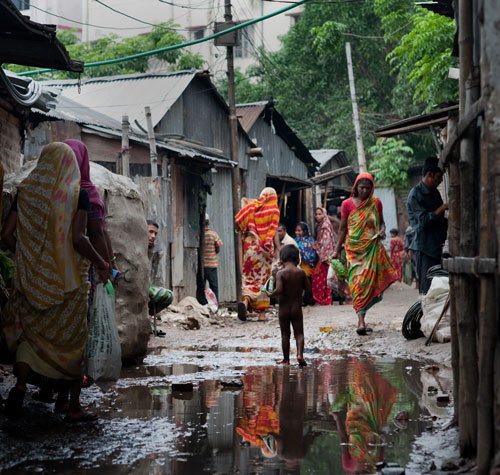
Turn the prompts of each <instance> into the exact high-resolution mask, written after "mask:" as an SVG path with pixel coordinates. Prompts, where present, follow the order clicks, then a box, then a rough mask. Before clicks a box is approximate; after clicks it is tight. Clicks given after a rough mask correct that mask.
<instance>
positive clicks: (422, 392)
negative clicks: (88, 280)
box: [0, 350, 450, 474]
mask: <svg viewBox="0 0 500 475" xmlns="http://www.w3.org/2000/svg"><path fill="white" fill-rule="evenodd" d="M274 356H276V357H278V356H279V355H278V353H276V355H270V354H269V353H266V352H260V351H258V350H255V351H250V352H249V351H243V352H231V351H222V352H211V351H208V352H203V353H200V352H199V351H197V352H194V351H192V352H189V351H187V352H178V353H174V354H167V355H156V356H150V357H148V359H147V360H146V364H145V365H144V366H140V367H137V368H127V369H124V370H123V371H122V379H120V380H119V381H118V382H117V383H116V384H114V385H113V386H111V387H107V388H106V387H105V388H101V389H100V388H98V387H96V386H93V387H92V388H90V389H88V390H84V393H83V401H84V403H87V404H90V406H91V409H95V410H96V411H97V412H98V413H99V415H100V420H99V422H97V423H94V424H80V425H71V424H66V423H64V422H63V421H62V420H61V418H60V417H59V416H55V415H53V413H52V412H50V411H51V407H50V406H48V405H44V404H42V403H37V402H35V401H31V400H30V397H29V396H27V397H26V403H25V406H26V413H27V415H26V416H25V418H24V419H23V421H21V422H19V423H15V424H13V423H11V422H8V421H6V422H4V423H3V427H2V431H1V432H0V470H1V469H3V470H2V473H37V472H40V473H63V474H64V473H67V474H70V473H71V474H84V473H85V474H87V473H103V474H104V473H106V474H113V473H124V472H125V471H126V472H127V473H137V474H144V473H148V474H170V473H175V474H195V473H240V474H251V473H262V474H272V473H278V472H280V473H287V474H288V473H297V474H298V473H302V474H323V473H324V474H327V473H339V474H340V473H353V472H354V473H375V472H376V465H377V464H379V463H380V462H383V461H385V462H395V463H398V464H399V465H400V466H402V467H404V466H405V465H406V463H407V462H408V461H409V454H410V451H411V444H412V441H413V440H414V438H415V436H417V435H418V434H420V433H421V432H422V431H423V430H426V429H429V428H430V426H431V425H432V422H433V419H436V417H438V418H440V417H448V416H449V412H450V409H449V408H447V407H438V405H437V404H436V402H435V396H434V395H432V394H431V393H432V391H431V392H430V393H429V392H428V391H427V386H432V385H433V386H435V387H437V388H439V391H440V392H443V391H444V392H446V391H449V385H450V379H447V378H443V377H442V374H443V373H442V372H438V373H427V372H426V371H423V370H422V365H421V364H420V363H416V362H412V361H405V360H395V359H390V358H385V359H384V358H372V357H369V358H368V357H367V358H362V357H359V356H358V357H354V356H349V355H339V354H335V353H333V352H328V353H316V354H309V356H310V359H309V362H310V364H309V366H308V367H307V368H298V367H295V366H290V367H281V366H274V365H273V366H270V365H269V364H270V363H271V362H272V361H273V357H274ZM185 361H187V363H185ZM235 363H236V364H237V365H238V366H235ZM238 385H241V387H238ZM2 396H4V397H5V394H4V392H2ZM401 411H407V413H402V412H401Z"/></svg>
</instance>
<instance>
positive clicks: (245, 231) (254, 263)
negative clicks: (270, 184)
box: [235, 188, 280, 321]
mask: <svg viewBox="0 0 500 475" xmlns="http://www.w3.org/2000/svg"><path fill="white" fill-rule="evenodd" d="M235 220H236V224H237V225H238V227H239V228H240V231H241V234H242V239H243V266H242V297H243V298H242V300H243V301H242V302H239V303H238V318H239V319H240V320H243V321H244V320H246V315H247V311H248V310H249V309H251V308H252V309H255V310H257V311H258V312H259V317H258V319H259V321H265V320H266V309H267V308H269V296H268V295H266V294H264V293H262V292H261V290H262V288H263V287H264V286H265V284H266V282H267V280H268V279H269V277H271V271H272V262H273V257H274V248H275V246H276V248H277V249H279V248H280V242H279V238H278V235H277V233H276V231H277V229H278V223H279V220H280V211H279V208H278V195H277V194H276V190H275V189H274V188H264V189H263V190H262V192H261V194H260V196H259V198H258V199H257V200H255V201H252V202H251V203H249V204H247V205H246V206H244V207H243V208H242V209H241V210H240V211H239V212H238V214H237V215H236V216H235Z"/></svg>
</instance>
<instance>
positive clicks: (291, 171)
mask: <svg viewBox="0 0 500 475" xmlns="http://www.w3.org/2000/svg"><path fill="white" fill-rule="evenodd" d="M248 135H249V136H250V138H254V137H255V138H256V139H257V146H258V147H261V148H262V149H263V151H264V160H265V161H266V163H267V173H269V174H271V175H289V176H293V177H295V178H301V179H303V180H306V179H307V167H306V166H305V164H304V163H303V162H302V161H300V160H299V159H298V158H297V156H296V155H295V153H294V152H293V150H290V148H289V146H288V145H287V144H286V142H285V141H284V140H283V139H282V138H281V137H280V136H279V135H276V134H274V133H273V131H272V128H271V126H270V125H269V124H267V122H265V121H264V119H262V118H259V119H257V120H256V121H255V124H254V125H253V127H252V128H251V130H250V132H249V134H248Z"/></svg>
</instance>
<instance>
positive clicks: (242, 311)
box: [238, 302, 247, 322]
mask: <svg viewBox="0 0 500 475" xmlns="http://www.w3.org/2000/svg"><path fill="white" fill-rule="evenodd" d="M238 318H239V319H240V320H241V321H242V322H245V321H246V319H247V308H246V306H245V304H244V303H243V302H240V303H238Z"/></svg>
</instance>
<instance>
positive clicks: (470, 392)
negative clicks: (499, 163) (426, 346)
mask: <svg viewBox="0 0 500 475" xmlns="http://www.w3.org/2000/svg"><path fill="white" fill-rule="evenodd" d="M472 13H473V11H472V0H461V1H460V2H459V23H460V24H459V28H458V30H459V46H460V118H463V117H464V116H465V115H466V114H467V112H468V110H469V108H470V106H471V104H472V102H473V101H474V100H475V99H477V97H475V95H476V94H475V92H476V91H475V88H474V85H473V83H472V80H473V76H472V71H473V48H472ZM474 142H475V141H474V128H473V126H472V127H470V128H469V130H468V131H467V132H466V133H465V134H464V136H463V138H462V140H461V142H460V160H459V166H460V244H459V251H460V255H461V256H465V257H472V256H474V255H475V252H476V232H475V203H474V196H475V186H474V185H475V183H474V180H475V144H474ZM456 280H457V281H458V285H457V288H458V299H459V301H458V302H457V303H458V305H457V326H458V339H459V358H460V391H459V421H460V426H459V445H460V452H461V454H462V455H463V456H473V455H475V453H476V448H477V445H476V443H477V394H478V366H477V343H476V341H477V340H476V339H477V333H476V331H477V326H476V320H477V287H476V279H475V278H474V277H473V276H470V275H465V274H460V275H458V276H457V277H456ZM454 281H455V279H454Z"/></svg>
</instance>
